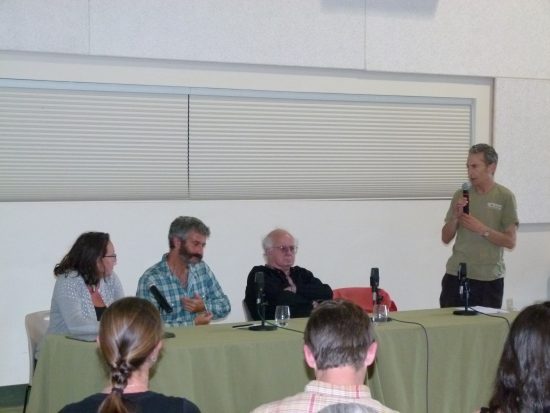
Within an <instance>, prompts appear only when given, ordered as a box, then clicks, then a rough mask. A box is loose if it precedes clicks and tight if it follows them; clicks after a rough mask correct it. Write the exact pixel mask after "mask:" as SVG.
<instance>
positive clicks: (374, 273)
mask: <svg viewBox="0 0 550 413" xmlns="http://www.w3.org/2000/svg"><path fill="white" fill-rule="evenodd" d="M379 284H380V273H379V271H378V268H371V269H370V289H371V291H372V305H375V304H380V303H381V302H382V297H380V294H378V285H379Z"/></svg>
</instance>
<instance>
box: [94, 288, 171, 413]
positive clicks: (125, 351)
mask: <svg viewBox="0 0 550 413" xmlns="http://www.w3.org/2000/svg"><path fill="white" fill-rule="evenodd" d="M162 332H163V328H162V321H161V318H160V314H159V312H158V310H157V309H156V308H155V307H154V306H153V305H152V304H151V303H150V302H148V301H147V300H144V299H141V298H137V297H126V298H122V299H120V300H118V301H116V302H114V303H113V304H111V306H110V307H108V308H107V309H106V310H105V313H104V314H103V316H102V317H101V322H100V325H99V346H100V349H101V352H102V353H103V357H104V358H105V361H106V362H107V365H108V366H109V368H110V371H111V386H112V389H111V393H110V394H109V395H108V396H107V397H106V398H105V400H104V401H103V403H102V404H101V405H100V406H99V411H98V413H133V412H135V409H134V407H133V406H132V405H131V404H130V403H129V402H128V401H127V400H125V399H124V398H123V394H124V390H125V388H126V386H127V385H128V380H129V379H130V377H131V376H132V373H133V372H134V371H135V370H138V369H139V368H140V367H141V366H142V365H143V363H144V362H145V361H146V360H147V358H148V356H149V355H150V354H151V352H152V351H153V350H154V349H155V347H156V345H157V344H158V343H159V341H160V340H161V339H162Z"/></svg>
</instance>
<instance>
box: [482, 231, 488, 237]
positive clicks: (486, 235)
mask: <svg viewBox="0 0 550 413" xmlns="http://www.w3.org/2000/svg"><path fill="white" fill-rule="evenodd" d="M481 236H482V237H483V238H489V230H487V231H485V232H484V233H483V234H481Z"/></svg>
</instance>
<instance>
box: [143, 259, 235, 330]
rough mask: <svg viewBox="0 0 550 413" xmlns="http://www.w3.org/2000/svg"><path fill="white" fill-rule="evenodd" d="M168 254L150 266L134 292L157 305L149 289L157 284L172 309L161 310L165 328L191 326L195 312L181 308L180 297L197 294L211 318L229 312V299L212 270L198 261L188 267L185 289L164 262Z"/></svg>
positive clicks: (220, 316)
mask: <svg viewBox="0 0 550 413" xmlns="http://www.w3.org/2000/svg"><path fill="white" fill-rule="evenodd" d="M166 257H167V254H165V255H163V257H162V260H161V261H160V262H158V263H157V264H155V265H153V266H152V267H151V268H149V269H148V270H147V271H145V273H143V275H142V276H141V278H140V279H139V282H138V288H137V292H136V295H137V296H138V297H142V298H145V299H147V300H149V301H151V302H152V303H153V304H155V306H158V303H157V301H156V300H155V298H154V297H153V294H151V291H149V288H150V287H151V285H156V286H157V288H158V289H159V290H160V292H161V293H162V295H164V297H166V300H167V301H168V303H169V304H170V305H171V306H172V308H173V309H174V311H173V312H171V313H169V314H168V313H166V312H164V311H162V310H161V315H162V318H163V320H164V323H165V324H166V326H168V327H175V326H187V325H193V324H194V320H195V315H196V314H195V313H190V312H189V311H186V310H185V309H184V308H183V303H182V302H181V298H182V297H189V298H193V297H194V296H195V294H198V295H199V296H201V297H202V299H203V300H204V303H205V305H206V308H207V310H208V311H209V312H211V313H212V315H213V318H214V319H218V318H223V317H225V316H226V315H227V314H229V311H231V304H230V303H229V299H228V298H227V296H226V295H225V294H224V293H223V291H222V288H221V287H220V284H219V283H218V281H217V280H216V276H215V275H214V273H213V272H212V270H211V269H210V268H209V267H208V265H206V263H205V262H203V261H201V262H199V263H197V264H193V265H190V266H189V274H188V281H187V288H184V287H183V286H182V284H181V282H180V280H179V279H178V278H177V277H175V276H174V275H173V274H172V272H171V271H170V268H169V267H168V262H167V261H166Z"/></svg>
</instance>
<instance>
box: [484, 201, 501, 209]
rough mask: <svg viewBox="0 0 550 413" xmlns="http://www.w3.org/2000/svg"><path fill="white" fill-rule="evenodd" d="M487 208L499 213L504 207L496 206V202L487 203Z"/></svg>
mask: <svg viewBox="0 0 550 413" xmlns="http://www.w3.org/2000/svg"><path fill="white" fill-rule="evenodd" d="M487 208H489V209H496V210H497V211H500V210H501V209H502V205H500V204H495V203H494V202H487Z"/></svg>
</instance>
